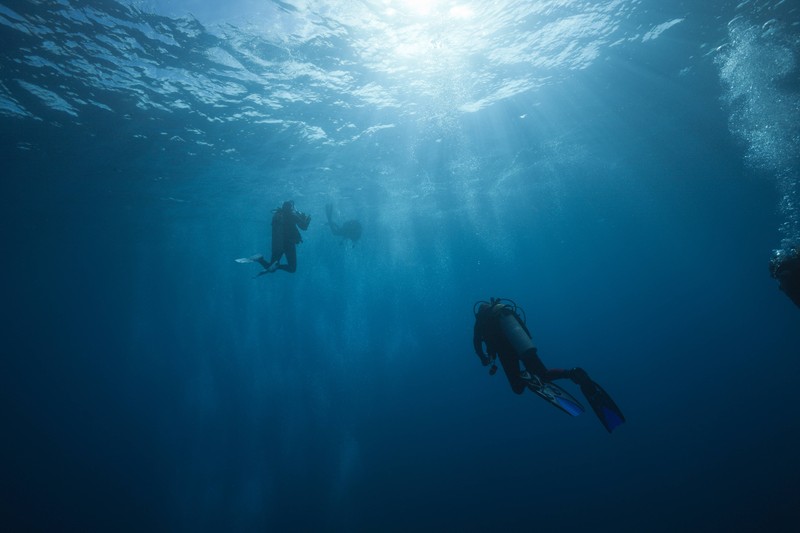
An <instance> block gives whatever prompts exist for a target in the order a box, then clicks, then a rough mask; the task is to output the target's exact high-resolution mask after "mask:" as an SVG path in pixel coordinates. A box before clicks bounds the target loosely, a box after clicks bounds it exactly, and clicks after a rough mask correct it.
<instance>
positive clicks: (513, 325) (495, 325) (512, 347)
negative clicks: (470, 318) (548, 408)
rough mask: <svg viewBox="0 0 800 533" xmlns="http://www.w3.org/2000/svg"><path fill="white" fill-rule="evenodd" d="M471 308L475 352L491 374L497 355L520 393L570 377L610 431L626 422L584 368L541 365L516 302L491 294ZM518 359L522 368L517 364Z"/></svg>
mask: <svg viewBox="0 0 800 533" xmlns="http://www.w3.org/2000/svg"><path fill="white" fill-rule="evenodd" d="M472 312H473V314H474V315H475V327H474V329H473V335H472V345H473V348H474V349H475V354H476V355H477V356H478V357H479V358H480V360H481V363H483V366H489V365H492V366H491V369H490V374H494V372H495V371H496V369H497V367H496V365H495V364H494V361H495V360H496V359H497V358H498V357H499V358H500V364H501V365H502V367H503V371H504V372H505V374H506V377H507V378H508V382H509V384H510V385H511V389H512V390H513V391H514V392H515V393H517V394H522V392H523V391H524V390H525V389H526V388H530V389H531V390H538V389H537V387H539V385H540V384H541V383H548V382H550V381H553V380H556V379H571V380H572V381H573V382H574V383H576V384H577V385H579V386H580V388H581V392H582V393H583V395H584V396H585V397H586V400H587V401H588V402H589V404H590V405H591V406H592V409H593V410H594V412H595V414H596V415H597V417H598V418H599V419H600V422H602V423H603V426H605V428H606V429H607V430H608V431H609V432H611V431H612V430H613V429H614V428H615V427H617V426H618V425H620V424H622V423H623V422H625V417H624V416H623V414H622V411H620V409H619V408H618V407H617V405H616V404H615V403H614V401H613V400H612V399H611V397H610V396H609V395H608V394H607V393H606V392H605V391H604V390H603V389H602V387H600V385H598V384H597V383H595V382H594V381H592V380H591V379H590V378H589V375H588V374H587V373H586V371H585V370H583V369H582V368H578V367H576V368H573V369H571V370H563V369H558V368H551V369H548V368H547V367H545V366H544V363H542V361H541V359H539V354H538V352H537V350H536V347H535V346H534V345H533V341H532V340H531V334H530V331H528V327H527V326H526V325H525V322H526V320H525V312H524V311H523V310H522V308H520V307H518V306H517V304H516V303H514V302H513V301H511V300H506V299H499V298H490V300H489V301H488V302H485V301H479V302H476V303H475V305H474V306H473V308H472ZM520 313H521V314H522V316H520ZM484 345H485V346H486V351H485V352H484V350H483V346H484ZM520 363H521V364H522V366H523V367H524V370H523V369H522V368H520ZM537 384H538V385H537Z"/></svg>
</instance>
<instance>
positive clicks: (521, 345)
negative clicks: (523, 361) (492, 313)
mask: <svg viewBox="0 0 800 533" xmlns="http://www.w3.org/2000/svg"><path fill="white" fill-rule="evenodd" d="M499 314H500V317H499V318H498V321H499V322H500V327H501V328H502V329H503V333H504V334H505V336H506V338H507V339H508V340H509V342H510V343H511V345H512V346H513V347H514V351H515V352H517V355H522V354H524V353H525V352H527V351H528V350H531V349H533V350H535V349H536V347H535V346H534V345H533V341H532V340H531V337H530V335H528V332H527V331H525V328H523V327H522V324H520V322H519V320H517V315H516V314H514V312H513V311H512V310H511V309H509V308H508V307H506V306H503V309H500V310H499Z"/></svg>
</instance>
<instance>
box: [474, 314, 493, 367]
mask: <svg viewBox="0 0 800 533" xmlns="http://www.w3.org/2000/svg"><path fill="white" fill-rule="evenodd" d="M480 329H481V328H480V327H479V325H478V323H477V322H476V323H475V329H474V330H473V333H472V347H473V348H474V349H475V355H477V356H478V357H479V358H480V360H481V363H482V364H483V366H488V365H489V363H491V362H492V360H491V358H490V357H489V356H488V355H487V354H486V353H485V352H484V351H483V335H481V332H480Z"/></svg>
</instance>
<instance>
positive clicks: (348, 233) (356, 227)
mask: <svg viewBox="0 0 800 533" xmlns="http://www.w3.org/2000/svg"><path fill="white" fill-rule="evenodd" d="M325 214H326V215H327V217H328V225H329V226H330V227H331V233H333V234H334V235H335V236H337V237H344V239H345V240H347V239H349V240H351V241H353V243H355V242H356V241H357V240H358V239H360V238H361V222H359V221H358V220H348V221H346V222H344V223H343V224H342V225H341V226H340V225H339V224H337V223H336V222H334V220H333V205H331V204H327V205H326V206H325ZM342 242H344V241H342Z"/></svg>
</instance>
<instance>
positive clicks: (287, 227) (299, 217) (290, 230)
mask: <svg viewBox="0 0 800 533" xmlns="http://www.w3.org/2000/svg"><path fill="white" fill-rule="evenodd" d="M310 222H311V217H310V216H309V215H306V214H305V213H301V212H299V211H296V210H295V208H294V202H293V201H291V200H287V201H285V202H283V205H282V206H281V207H279V208H277V209H274V210H273V211H272V255H271V257H270V260H269V261H267V260H266V259H264V256H263V255H260V254H257V255H254V256H251V257H243V258H240V259H237V260H236V262H237V263H258V264H260V265H261V266H262V267H264V270H263V271H261V272H259V273H258V275H257V276H261V275H263V274H269V273H272V272H275V271H276V270H284V271H286V272H289V273H292V272H295V271H296V270H297V248H296V246H297V245H298V244H300V243H301V242H303V238H302V237H301V236H300V231H299V230H298V228H300V229H302V230H303V231H305V230H307V229H308V225H309V223H310ZM284 255H285V256H286V264H281V263H280V260H281V257H283V256H284Z"/></svg>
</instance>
